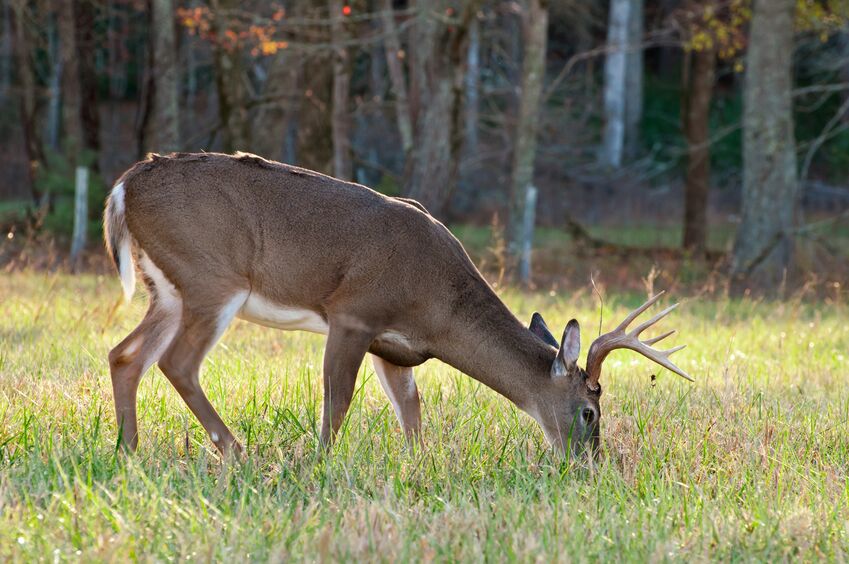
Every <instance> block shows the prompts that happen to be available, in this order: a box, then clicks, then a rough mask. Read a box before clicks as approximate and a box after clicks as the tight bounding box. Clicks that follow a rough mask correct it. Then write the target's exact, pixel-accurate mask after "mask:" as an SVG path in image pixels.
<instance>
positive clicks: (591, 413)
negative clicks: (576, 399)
mask: <svg viewBox="0 0 849 564" xmlns="http://www.w3.org/2000/svg"><path fill="white" fill-rule="evenodd" d="M581 419H582V420H583V421H584V425H587V426H589V425H592V424H593V423H594V422H595V420H596V416H595V410H594V409H593V408H591V407H585V408H584V409H583V410H581Z"/></svg>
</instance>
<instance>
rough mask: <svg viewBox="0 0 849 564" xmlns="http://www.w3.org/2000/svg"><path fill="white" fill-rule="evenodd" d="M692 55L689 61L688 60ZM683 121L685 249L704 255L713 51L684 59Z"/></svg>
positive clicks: (692, 54)
mask: <svg viewBox="0 0 849 564" xmlns="http://www.w3.org/2000/svg"><path fill="white" fill-rule="evenodd" d="M690 58H692V64H691V63H690ZM685 65H688V67H689V68H687V69H685V76H688V80H687V83H686V84H685V86H684V92H685V94H684V105H683V110H684V111H683V116H682V118H683V119H682V122H683V125H684V137H685V138H686V140H687V178H686V184H685V189H684V248H685V249H687V250H689V251H691V252H692V253H693V254H694V255H697V256H703V255H704V254H705V251H706V250H707V232H708V215H707V212H708V194H709V191H710V102H711V98H712V96H713V85H714V78H715V72H716V52H715V51H714V50H713V49H704V50H701V51H695V52H693V53H691V56H690V57H686V58H685Z"/></svg>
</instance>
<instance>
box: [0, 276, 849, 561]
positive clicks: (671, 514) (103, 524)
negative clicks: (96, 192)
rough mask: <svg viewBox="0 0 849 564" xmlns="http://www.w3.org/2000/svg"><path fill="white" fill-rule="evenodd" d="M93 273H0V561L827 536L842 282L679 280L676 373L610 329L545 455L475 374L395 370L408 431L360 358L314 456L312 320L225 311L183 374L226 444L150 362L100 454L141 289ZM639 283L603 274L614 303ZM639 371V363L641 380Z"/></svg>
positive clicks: (749, 541) (699, 548) (843, 526)
mask: <svg viewBox="0 0 849 564" xmlns="http://www.w3.org/2000/svg"><path fill="white" fill-rule="evenodd" d="M119 295H120V290H119V288H118V285H117V282H116V281H115V280H114V279H113V278H111V277H107V278H103V277H95V276H81V277H68V276H64V275H42V274H32V273H23V274H12V275H4V276H3V277H2V278H0V560H18V561H31V560H39V559H42V560H75V559H84V560H87V561H88V560H95V561H113V560H117V561H123V560H144V561H148V560H156V561H165V560H171V559H186V560H208V559H210V558H215V559H220V560H260V561H263V560H273V561H280V560H287V559H297V560H301V559H309V560H324V559H354V558H356V559H359V558H366V559H377V560H387V561H395V560H406V559H413V558H415V559H424V560H453V559H458V558H459V559H476V560H479V559H488V560H498V561H500V560H505V559H507V560H522V561H527V560H546V561H547V560H578V561H589V560H595V559H598V558H605V559H607V558H611V559H612V558H616V559H623V560H646V559H651V560H665V559H673V560H677V559H682V560H683V559H686V560H690V559H704V558H720V559H735V560H775V559H789V558H805V559H814V558H823V557H824V558H829V559H838V560H845V559H846V558H847V556H849V438H847V437H849V429H848V428H847V426H849V382H847V380H849V378H847V374H848V373H849V325H847V319H849V316H847V307H846V305H845V303H830V302H829V303H821V304H818V305H810V304H802V303H795V302H793V303H784V304H779V303H755V302H751V301H742V302H736V301H727V300H723V301H700V300H697V299H693V300H688V301H686V303H685V304H684V306H683V307H682V308H680V309H679V311H677V312H676V313H675V314H674V315H673V316H672V318H671V319H670V321H665V322H664V323H665V326H668V327H675V328H677V329H678V330H679V335H678V336H677V337H676V339H677V341H678V342H686V343H688V344H689V345H690V346H689V348H688V349H685V350H684V351H682V352H681V353H678V355H676V357H677V361H678V362H679V365H680V366H682V367H683V368H684V369H685V370H687V371H688V372H690V373H691V374H692V375H694V376H696V378H697V382H696V383H695V384H689V383H686V382H684V381H682V380H680V379H679V378H677V377H676V376H674V375H672V374H671V373H669V372H666V371H663V372H658V370H659V369H657V368H656V367H655V366H654V365H652V364H650V363H649V362H648V361H646V360H644V359H641V358H638V357H636V356H635V355H634V354H632V353H631V354H629V353H628V352H627V351H624V352H623V351H620V352H617V353H614V354H613V355H612V356H611V358H610V360H609V361H608V363H607V364H606V369H605V374H604V386H605V393H604V396H603V398H602V410H603V412H604V414H603V418H602V422H603V453H602V456H601V459H600V460H599V461H598V462H597V463H596V464H595V465H593V466H586V465H581V464H573V463H570V462H564V461H562V460H560V459H558V458H557V457H555V456H553V455H552V454H551V453H550V452H549V450H548V448H547V447H546V445H545V444H544V439H543V437H542V433H541V432H540V431H539V430H538V429H537V427H536V425H535V424H534V423H533V422H532V421H531V420H530V419H529V418H528V417H527V416H525V415H524V414H522V413H521V412H519V411H518V410H516V409H515V408H514V407H513V406H512V405H511V404H510V403H509V402H507V401H506V400H505V399H503V398H501V397H500V396H498V395H497V394H495V393H493V392H491V391H490V390H488V389H486V388H484V387H483V386H481V385H479V384H477V383H475V382H474V381H472V380H471V379H469V378H467V377H465V376H463V375H462V374H459V373H458V372H457V371H455V370H453V369H452V368H450V367H448V366H446V365H443V364H441V363H439V362H436V361H430V362H428V363H427V364H426V365H424V366H423V367H421V368H419V369H417V381H418V383H419V387H420V390H421V393H422V399H423V404H424V405H423V417H424V421H423V425H424V445H423V447H421V448H417V449H412V450H411V449H409V448H407V447H406V446H405V443H404V440H403V437H402V435H401V433H400V430H399V428H398V425H397V423H396V421H395V418H394V415H393V413H392V410H391V407H389V403H388V401H387V400H386V399H385V397H384V396H383V394H382V392H381V390H380V388H379V386H378V384H377V382H376V378H375V377H374V374H373V371H372V370H371V367H370V363H364V365H363V368H362V370H361V373H360V379H359V388H358V390H357V393H356V396H355V400H354V404H353V406H352V408H351V411H350V413H349V416H348V419H347V421H346V424H345V427H344V430H343V433H342V436H341V439H340V441H339V442H338V444H337V445H336V446H335V448H334V449H333V452H332V454H331V455H329V456H327V457H321V456H319V455H318V448H317V445H316V436H317V431H316V427H317V420H318V417H319V412H320V410H319V408H320V403H321V386H320V382H321V373H320V368H321V358H322V349H323V341H322V339H321V338H320V337H318V336H314V335H309V334H304V333H284V332H279V331H273V330H270V329H264V328H260V327H257V326H253V325H249V324H246V323H243V322H237V323H235V324H234V326H233V327H232V328H231V329H230V330H229V331H228V333H227V334H226V335H225V337H224V339H223V341H222V343H221V344H219V346H218V347H216V349H215V350H214V351H213V352H212V353H211V354H210V356H209V358H208V360H207V361H206V363H205V365H204V372H203V376H202V382H203V385H204V387H205V388H206V390H207V392H208V394H209V396H210V398H211V401H212V402H213V404H214V405H215V406H216V407H217V408H218V410H219V411H220V412H221V414H222V417H223V418H224V420H225V421H226V422H227V424H228V425H230V427H231V428H232V429H233V430H234V432H235V433H236V434H237V435H238V436H239V437H240V439H241V440H242V442H243V444H245V446H246V450H247V453H248V457H247V459H246V462H245V463H244V464H241V465H239V464H233V463H222V462H221V461H220V460H219V458H218V457H217V455H216V454H215V452H214V451H213V450H212V445H211V442H210V441H209V440H208V439H207V437H206V436H205V435H204V433H203V430H202V429H201V428H200V425H199V424H198V422H197V421H196V420H195V419H194V417H193V416H192V415H191V414H190V413H189V412H188V410H187V409H186V407H185V406H184V405H183V403H182V401H181V400H180V399H179V397H178V396H177V394H176V393H175V392H174V391H173V390H172V389H171V387H170V385H169V384H168V383H167V381H166V380H165V378H164V377H163V376H162V375H161V373H160V372H159V371H158V370H157V369H153V370H151V371H150V373H149V374H147V375H146V377H145V379H144V380H143V381H142V385H141V389H140V395H139V417H140V431H141V441H140V447H139V451H138V453H136V455H134V456H132V457H125V456H122V455H120V454H117V453H116V452H115V448H114V447H115V439H116V431H115V424H114V417H113V413H112V398H111V385H110V381H109V375H108V366H107V362H106V355H107V352H108V350H109V348H110V347H111V346H113V345H114V344H115V343H117V342H118V341H119V340H120V339H121V338H122V337H123V336H124V335H125V334H126V333H128V332H129V331H130V330H131V329H132V328H133V327H134V325H135V324H136V323H137V322H138V321H139V320H140V319H141V317H142V315H143V311H144V305H145V301H144V298H143V297H142V296H137V297H136V299H135V301H134V302H133V304H132V305H131V306H124V307H122V308H120V309H118V310H117V312H115V313H114V314H113V312H112V309H113V305H114V303H115V300H116V299H117V298H118V296H119ZM580 295H581V296H582V297H581V298H578V299H570V296H569V295H566V294H562V295H551V294H549V293H539V294H524V293H518V292H514V291H507V292H506V293H505V294H504V296H503V297H504V298H505V299H506V301H507V302H508V304H509V305H510V306H511V308H512V309H513V310H514V311H516V312H517V314H518V315H520V317H522V318H529V316H530V314H531V313H532V312H533V311H534V310H539V311H542V312H543V313H544V314H545V315H546V318H547V320H548V322H549V324H550V325H552V326H553V327H559V328H560V327H563V325H564V323H565V322H566V320H568V319H569V318H570V317H573V316H574V317H577V318H578V319H580V320H582V322H583V324H584V325H583V327H584V335H583V341H584V349H585V350H586V347H587V346H588V344H589V342H590V341H591V340H592V338H593V337H594V336H595V331H596V330H597V322H598V311H597V308H596V305H595V303H594V302H593V301H592V300H591V299H589V297H587V296H588V295H587V293H581V294H580ZM640 298H641V296H637V295H634V296H608V298H607V300H606V305H605V310H604V317H605V319H606V320H608V322H607V326H608V327H609V325H610V323H612V322H613V320H614V318H617V317H621V316H622V315H623V314H624V313H625V310H626V309H628V308H631V307H633V306H635V305H637V304H638V302H639V300H640ZM651 374H657V379H656V380H655V381H654V383H652V378H651V377H650V375H651Z"/></svg>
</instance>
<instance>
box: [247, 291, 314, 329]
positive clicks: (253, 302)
mask: <svg viewBox="0 0 849 564" xmlns="http://www.w3.org/2000/svg"><path fill="white" fill-rule="evenodd" d="M238 317H239V318H240V319H244V320H245V321H250V322H252V323H258V324H260V325H265V326H267V327H274V328H276V329H286V330H289V331H310V332H311V333H321V334H323V335H326V334H327V323H326V322H325V321H324V319H322V317H321V316H320V315H319V314H317V313H316V312H314V311H311V310H309V309H302V308H296V307H287V306H281V305H277V304H275V303H274V302H271V301H269V300H267V299H265V298H263V297H262V296H260V295H258V294H251V295H250V296H248V299H247V301H245V305H243V306H242V309H241V310H240V311H239V313H238Z"/></svg>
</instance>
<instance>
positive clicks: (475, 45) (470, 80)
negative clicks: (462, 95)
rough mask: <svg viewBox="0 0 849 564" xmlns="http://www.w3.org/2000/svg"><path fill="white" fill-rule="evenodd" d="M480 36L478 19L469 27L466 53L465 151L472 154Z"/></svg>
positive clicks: (474, 149) (475, 136)
mask: <svg viewBox="0 0 849 564" xmlns="http://www.w3.org/2000/svg"><path fill="white" fill-rule="evenodd" d="M480 59H481V37H480V24H479V23H478V19H477V18H474V19H472V22H471V25H470V27H469V48H468V51H467V54H466V80H465V82H466V101H465V107H466V117H465V122H466V123H465V126H466V143H465V145H466V153H467V154H468V155H470V156H474V155H475V154H476V153H477V151H478V111H479V106H480V79H481V77H480V74H481V64H480Z"/></svg>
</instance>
